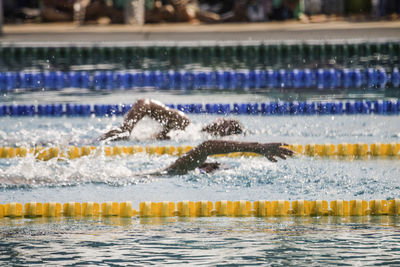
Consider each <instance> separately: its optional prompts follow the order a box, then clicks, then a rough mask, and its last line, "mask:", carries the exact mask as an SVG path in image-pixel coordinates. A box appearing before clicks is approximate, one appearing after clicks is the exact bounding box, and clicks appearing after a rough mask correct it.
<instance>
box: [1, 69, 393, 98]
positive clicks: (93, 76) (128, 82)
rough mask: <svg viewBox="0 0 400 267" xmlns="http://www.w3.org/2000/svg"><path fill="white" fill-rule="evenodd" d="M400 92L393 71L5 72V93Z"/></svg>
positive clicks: (3, 84) (2, 77)
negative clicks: (75, 90)
mask: <svg viewBox="0 0 400 267" xmlns="http://www.w3.org/2000/svg"><path fill="white" fill-rule="evenodd" d="M386 85H388V86H391V87H393V88H398V87H399V85H400V72H399V69H398V68H397V67H394V68H393V69H384V68H364V69H359V68H355V69H349V68H344V69H334V68H329V69H322V68H319V69H267V70H262V69H261V70H249V69H244V70H223V69H221V70H215V71H186V70H185V71H175V70H168V71H160V70H157V71H137V72H132V71H123V70H121V71H94V72H92V73H91V72H88V71H68V72H62V71H45V72H25V71H22V72H10V71H8V72H0V92H1V91H4V92H7V91H13V90H15V89H18V90H25V89H28V90H41V91H42V90H61V89H64V88H84V89H93V90H128V89H143V88H155V89H157V90H185V91H186V90H207V89H210V90H253V89H254V90H257V89H265V88H270V89H279V88H281V89H305V88H313V89H315V88H317V89H346V88H350V89H354V88H364V89H365V88H385V87H386Z"/></svg>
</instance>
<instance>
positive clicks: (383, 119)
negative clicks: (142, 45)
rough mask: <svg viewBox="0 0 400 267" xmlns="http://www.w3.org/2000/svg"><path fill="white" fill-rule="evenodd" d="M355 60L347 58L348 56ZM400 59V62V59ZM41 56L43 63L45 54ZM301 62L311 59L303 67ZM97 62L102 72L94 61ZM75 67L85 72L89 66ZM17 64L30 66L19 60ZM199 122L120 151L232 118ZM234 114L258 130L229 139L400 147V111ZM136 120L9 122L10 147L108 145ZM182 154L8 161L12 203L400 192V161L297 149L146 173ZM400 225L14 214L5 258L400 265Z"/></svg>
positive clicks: (2, 198)
mask: <svg viewBox="0 0 400 267" xmlns="http://www.w3.org/2000/svg"><path fill="white" fill-rule="evenodd" d="M296 49H297V48H296ZM329 49H330V48H329ZM235 51H236V50H235ZM357 51H358V50H357ZM368 51H369V50H368ZM374 51H375V50H374ZM235 53H236V52H235ZM282 53H283V52H282ZM285 53H286V52H285ZM227 55H228V56H229V55H230V54H229V53H228V54H227ZM318 55H319V54H318ZM228 56H227V57H228ZM228 58H229V57H228ZM285 58H286V59H285V60H286V61H287V60H288V59H289V57H285ZM345 58H346V57H345V56H342V60H343V59H345ZM357 58H358V59H361V60H360V61H358V63H357V64H358V65H356V67H360V66H362V65H364V63H366V62H369V60H375V61H376V60H377V59H378V57H377V56H376V55H374V54H373V53H372V54H371V55H370V54H368V55H364V56H359V57H357ZM367 59H368V60H367ZM389 59H390V58H388V57H384V64H389V65H390V64H392V63H393V62H390V60H389ZM146 60H148V59H146ZM168 60H169V59H168ZM235 60H237V59H235ZM285 60H283V61H284V62H283V63H282V62H279V64H278V66H279V67H282V66H284V67H286V66H285V65H282V64H286V63H287V62H286V61H285ZM318 60H319V61H318V64H328V63H327V62H328V61H324V60H326V58H325V56H324V57H323V58H319V59H318ZM393 60H395V63H396V62H397V61H396V60H397V58H393ZM106 61H107V60H106ZM38 62H39V68H40V66H42V65H43V64H44V62H42V61H38ZM285 62H286V63H285ZM324 62H325V63H324ZM360 62H361V63H360ZM92 63H93V62H92ZM153 63H154V64H156V63H157V62H156V61H155V62H153ZM164 63H165V62H164ZM189 63H190V62H189ZM223 63H224V64H225V61H224V62H223ZM239 63H240V62H239ZM308 63H310V64H311V63H312V62H308ZM347 63H349V62H347ZM347 63H346V64H347ZM375 63H376V62H375ZM375 63H374V64H375ZM13 64H14V63H13ZM298 64H299V66H302V63H301V62H300V61H299V62H298ZM340 64H341V63H340ZM340 64H339V65H337V64H336V62H334V63H332V62H330V61H329V64H328V66H334V67H338V66H339V67H341V65H340ZM28 65H29V64H28ZM167 65H168V64H167ZM12 66H14V67H15V65H12ZM246 66H247V65H246ZM390 66H391V65H390ZM35 67H38V66H36V65H35ZM103 67H104V66H103ZM186 67H188V65H186ZM197 67H198V66H197ZM197 67H196V66H195V69H196V68H197ZM200 67H201V68H203V67H204V66H200ZM238 67H242V65H240V64H239V65H238ZM91 68H93V66H91ZM96 68H101V66H99V65H96V66H94V69H96ZM189 68H190V66H189ZM73 69H74V68H73ZM75 69H79V68H76V66H75ZM117 69H118V68H117ZM16 70H17V71H20V70H21V68H20V67H19V66H17V68H16ZM398 97H399V90H398V89H397V88H372V87H371V88H368V89H366V88H357V89H354V88H351V89H346V90H331V89H326V88H325V89H324V90H305V91H297V90H290V89H289V90H286V88H280V89H278V90H276V88H270V89H266V90H261V91H255V92H248V91H246V90H243V91H236V92H233V91H223V92H221V91H220V92H216V91H190V92H188V91H170V90H168V91H153V90H134V91H124V90H118V91H112V92H110V91H103V90H100V91H93V90H85V89H78V88H75V89H73V88H68V89H63V90H61V91H41V90H39V91H38V90H37V91H35V90H33V91H23V90H21V91H18V90H17V91H15V92H4V95H2V96H1V102H2V104H3V105H14V104H15V105H16V104H22V105H23V104H26V105H32V104H34V105H39V104H53V103H56V104H66V103H76V104H90V105H93V104H130V103H134V101H135V100H137V99H138V98H154V99H156V100H159V101H161V102H164V103H167V104H177V103H184V104H185V103H186V104H189V103H204V104H205V103H230V104H232V103H262V102H270V101H288V102H289V101H295V100H297V101H300V100H302V101H303V100H307V101H353V100H360V99H362V100H372V101H374V100H377V99H378V100H390V101H392V100H393V101H397V100H398ZM188 116H189V117H190V119H191V120H192V121H193V125H194V126H193V127H192V128H190V129H191V130H193V132H189V133H187V134H182V133H179V132H178V133H175V134H173V137H172V139H171V140H168V141H155V140H150V139H148V138H147V136H148V135H149V134H151V133H154V132H156V131H157V127H158V126H157V125H156V124H155V123H153V122H152V121H150V120H145V121H144V122H143V123H142V124H141V126H143V127H141V129H139V130H135V131H134V133H133V137H132V138H131V140H129V141H121V142H116V143H114V144H111V145H121V146H133V145H140V146H148V145H155V146H178V145H179V146H180V145H190V146H193V145H197V144H199V143H201V142H202V141H205V140H208V139H209V138H210V136H207V135H203V134H199V133H198V132H197V131H196V130H198V129H200V128H201V127H202V126H203V125H204V124H206V123H207V122H210V121H213V120H214V119H215V118H217V117H219V116H224V114H219V115H215V114H189V115H188ZM227 116H228V117H230V118H236V119H238V120H240V121H241V122H242V123H243V125H244V126H245V128H246V130H247V131H246V134H244V135H238V136H231V137H225V138H224V139H226V140H239V141H257V142H286V143H290V144H294V143H298V144H310V143H320V144H324V143H332V144H340V143H366V144H371V143H391V142H393V143H399V140H400V123H399V116H398V114H393V115H379V114H347V115H344V114H343V115H336V114H327V115H307V116H292V115H273V116H265V115H261V114H259V115H237V114H229V115H227ZM122 120H123V117H122V116H98V117H97V116H93V115H92V116H85V117H80V116H60V117H51V116H16V117H14V116H13V117H11V116H0V125H1V128H0V147H8V146H11V147H21V146H25V147H34V146H58V147H67V146H69V145H76V146H87V145H96V146H101V144H99V143H97V142H95V141H94V139H96V138H97V137H98V136H99V135H101V134H102V133H104V132H106V131H107V130H108V129H110V128H111V127H113V126H117V125H120V123H121V122H122ZM175 159H176V156H171V155H161V156H155V155H149V154H146V153H139V154H135V155H128V156H115V157H105V156H94V155H93V156H87V157H81V158H77V159H72V160H65V161H59V160H57V159H56V158H54V159H50V160H48V161H40V160H37V159H36V158H35V157H34V156H29V155H28V156H27V157H24V158H0V203H10V202H20V203H28V202H31V201H36V202H43V203H45V202H51V201H54V202H60V203H67V202H81V203H83V202H88V201H93V202H96V203H104V202H107V201H116V202H124V201H131V202H132V205H133V208H135V209H138V207H139V203H140V202H143V201H153V202H160V201H172V202H175V203H177V202H179V201H184V200H189V201H200V200H207V201H212V202H217V201H220V200H231V201H235V200H242V199H243V200H248V201H257V200H261V199H266V200H279V199H285V200H289V201H295V200H299V199H305V200H318V199H323V200H328V201H331V200H336V199H345V200H352V199H365V200H372V199H384V200H388V199H394V198H399V195H400V180H399V173H400V165H399V163H398V157H382V158H373V157H371V158H368V159H350V158H343V159H337V158H319V157H305V156H296V157H293V158H290V159H287V160H286V161H283V160H281V161H279V162H278V163H271V162H269V161H268V160H267V159H264V158H260V157H257V158H255V157H239V158H226V157H222V158H215V159H211V161H213V160H217V161H219V162H222V163H224V164H225V165H227V166H228V168H227V169H223V170H220V171H219V172H216V173H212V174H201V173H199V172H198V171H192V172H190V173H188V174H186V175H182V176H171V177H148V176H144V175H140V174H139V175H138V173H140V172H142V171H149V170H153V169H160V168H163V167H165V166H167V165H168V164H170V163H172V162H173V161H174V160H175ZM399 223H400V221H399V217H398V216H390V215H382V216H344V217H342V216H337V217H336V216H307V217H298V216H283V217H215V216H214V217H179V216H171V217H165V218H159V217H150V218H144V217H138V216H134V217H132V218H122V217H101V216H100V217H67V216H65V217H56V218H45V217H38V218H28V217H24V218H9V217H4V218H0V229H1V231H0V240H1V241H0V265H3V264H4V265H6V264H10V263H11V264H15V265H43V264H45V265H83V264H85V265H116V266H118V265H122V266H123V265H164V264H174V265H178V264H190V265H207V266H209V265H221V266H223V265H260V264H264V265H270V266H320V265H322V264H327V265H351V266H373V265H379V264H381V265H393V266H394V265H398V264H400V262H399V261H398V257H397V254H398V251H399V250H400V247H399V245H398V241H399V236H400V235H399V230H398V229H399V228H398V226H399Z"/></svg>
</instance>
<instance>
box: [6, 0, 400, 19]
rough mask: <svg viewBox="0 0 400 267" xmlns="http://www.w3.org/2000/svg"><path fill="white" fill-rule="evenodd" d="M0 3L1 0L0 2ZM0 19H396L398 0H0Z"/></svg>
mask: <svg viewBox="0 0 400 267" xmlns="http://www.w3.org/2000/svg"><path fill="white" fill-rule="evenodd" d="M0 2H1V1H0ZM2 5H3V12H4V23H5V24H21V23H42V22H74V23H76V24H78V25H82V24H103V25H104V24H112V23H119V24H122V23H125V24H144V23H164V22H189V23H193V24H197V23H224V22H265V21H284V20H298V21H300V22H302V23H313V22H325V21H337V20H348V21H356V22H358V21H371V20H398V19H399V14H400V1H398V0H347V1H344V0H2Z"/></svg>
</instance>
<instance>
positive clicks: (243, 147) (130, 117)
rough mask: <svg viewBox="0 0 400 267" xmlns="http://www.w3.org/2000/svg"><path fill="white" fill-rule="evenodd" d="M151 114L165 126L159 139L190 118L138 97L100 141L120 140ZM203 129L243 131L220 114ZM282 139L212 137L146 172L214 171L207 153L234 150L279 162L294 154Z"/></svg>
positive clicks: (218, 133) (214, 132) (224, 133)
mask: <svg viewBox="0 0 400 267" xmlns="http://www.w3.org/2000/svg"><path fill="white" fill-rule="evenodd" d="M144 116H149V117H150V118H152V119H154V120H155V121H157V122H159V123H160V124H161V125H162V130H161V132H160V133H158V134H157V135H156V138H157V139H160V140H165V139H169V138H170V137H169V136H168V133H169V132H170V131H171V130H185V129H186V127H187V126H188V125H189V123H190V120H189V118H188V117H186V116H185V114H183V112H181V111H178V110H175V109H170V108H168V107H166V106H165V105H163V104H162V103H159V102H157V101H154V100H149V99H139V100H138V101H137V102H136V103H135V104H134V105H133V107H132V108H131V109H130V110H129V111H128V114H127V115H126V117H125V120H124V122H123V124H122V125H121V126H120V127H118V128H117V129H114V130H111V131H109V132H107V133H105V134H104V135H102V136H101V137H100V138H99V140H100V141H117V140H126V139H128V138H129V136H130V134H131V132H132V130H133V128H134V127H135V125H136V124H137V123H138V122H139V121H140V120H141V119H143V117H144ZM201 131H203V132H206V133H208V134H210V135H212V136H220V137H222V136H228V135H233V134H241V133H243V126H242V125H241V124H240V122H239V121H237V120H232V119H223V118H218V119H217V120H216V121H214V122H213V123H211V124H209V125H207V126H205V127H203V128H202V129H201ZM282 146H286V144H283V143H256V142H239V141H225V140H209V141H205V142H203V143H201V144H200V145H198V146H197V147H195V148H193V149H192V150H190V151H189V152H187V153H186V154H185V155H183V156H181V157H180V158H178V159H177V160H176V161H175V162H174V163H173V164H171V165H170V166H169V167H167V168H165V169H163V170H161V171H157V172H150V173H146V174H147V175H157V176H161V175H182V174H186V173H187V172H189V171H191V170H194V169H196V168H198V169H199V170H200V172H203V173H211V172H213V171H215V170H217V169H219V168H220V167H221V164H220V163H218V162H213V163H207V162H206V160H207V157H208V156H211V155H215V154H226V153H233V152H252V153H257V154H260V155H262V156H265V157H266V158H267V159H268V160H270V161H272V162H277V159H276V157H279V158H281V159H286V157H287V156H289V157H290V156H292V155H293V151H291V150H289V149H287V148H284V147H282Z"/></svg>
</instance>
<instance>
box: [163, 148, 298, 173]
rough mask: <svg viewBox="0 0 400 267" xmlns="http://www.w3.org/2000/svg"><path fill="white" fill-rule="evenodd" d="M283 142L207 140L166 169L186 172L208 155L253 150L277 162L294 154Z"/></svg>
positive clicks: (201, 162)
mask: <svg viewBox="0 0 400 267" xmlns="http://www.w3.org/2000/svg"><path fill="white" fill-rule="evenodd" d="M284 145H286V144H283V143H256V142H238V141H224V140H210V141H205V142H203V143H202V144H200V145H198V146H197V147H195V148H193V149H192V150H190V151H189V152H187V153H186V154H185V155H183V156H182V157H180V158H178V159H177V160H176V161H175V162H174V163H173V164H171V165H170V166H169V167H167V168H166V169H165V171H166V172H167V173H168V174H185V173H187V172H188V171H191V170H194V169H196V168H197V167H199V166H200V165H202V164H203V163H204V162H205V161H206V159H207V157H208V156H210V155H215V154H226V153H233V152H252V153H257V154H260V155H263V156H265V157H266V158H267V159H269V160H270V161H272V162H277V160H276V158H275V157H279V158H281V159H286V156H292V155H293V151H291V150H289V149H286V148H284V147H282V146H284Z"/></svg>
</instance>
